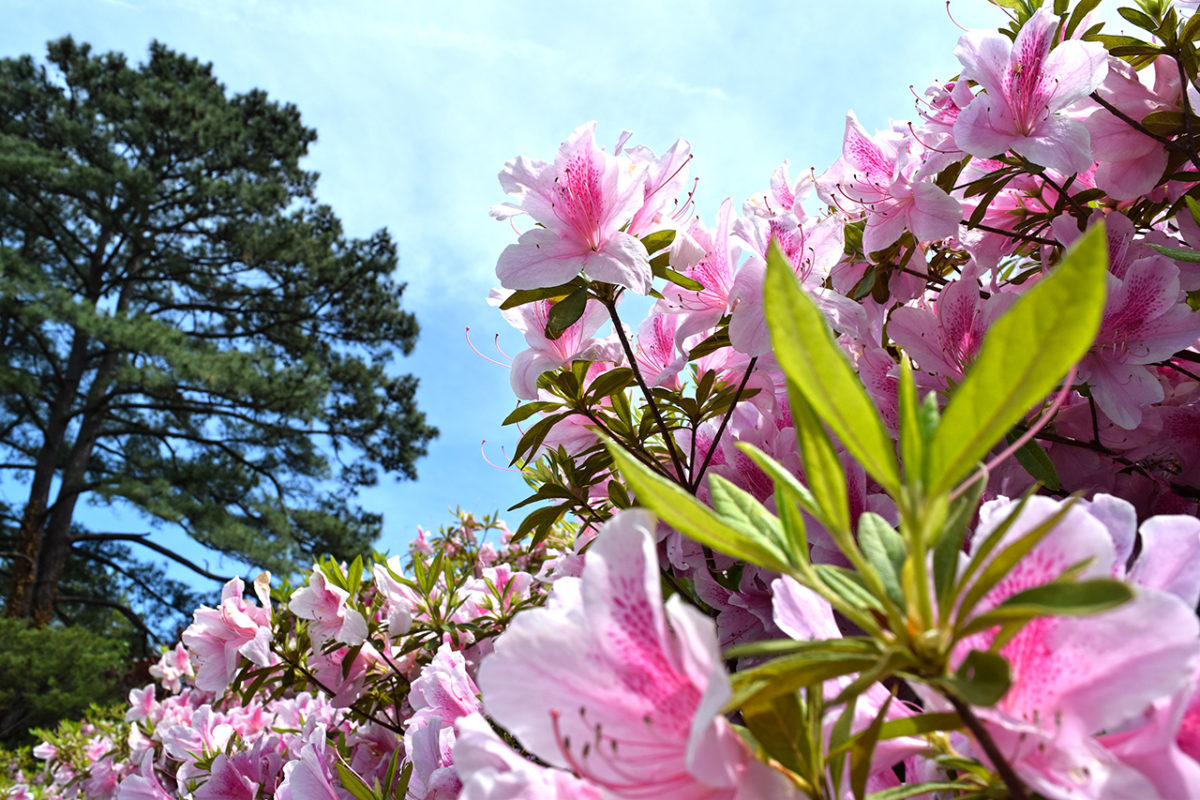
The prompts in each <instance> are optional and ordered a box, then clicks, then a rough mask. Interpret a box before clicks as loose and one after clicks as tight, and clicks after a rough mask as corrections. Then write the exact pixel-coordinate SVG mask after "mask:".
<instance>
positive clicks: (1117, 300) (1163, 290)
mask: <svg viewBox="0 0 1200 800" xmlns="http://www.w3.org/2000/svg"><path fill="white" fill-rule="evenodd" d="M1197 337H1200V313H1196V312H1194V311H1192V309H1191V308H1190V307H1189V306H1188V305H1187V302H1186V299H1185V297H1184V294H1183V292H1182V291H1181V290H1180V287H1179V269H1178V267H1176V266H1175V264H1174V263H1173V262H1172V261H1171V260H1170V259H1168V258H1166V257H1165V256H1160V255H1152V256H1149V257H1147V258H1142V259H1138V260H1137V261H1135V262H1133V263H1132V264H1130V265H1129V268H1128V270H1127V271H1126V272H1125V274H1124V275H1123V276H1119V277H1118V276H1117V275H1115V274H1112V273H1110V274H1109V277H1108V300H1107V302H1106V303H1105V307H1104V317H1103V318H1102V320H1101V322H1100V333H1099V334H1098V335H1097V336H1096V342H1095V344H1094V345H1093V346H1092V350H1091V351H1090V352H1089V353H1088V355H1087V356H1086V357H1085V358H1084V360H1083V361H1082V362H1080V365H1079V379H1080V380H1081V381H1086V382H1087V383H1088V385H1089V386H1090V387H1091V391H1092V397H1094V398H1095V400H1096V405H1097V406H1099V408H1100V410H1101V411H1103V412H1104V413H1105V414H1106V415H1107V416H1108V418H1109V419H1111V420H1112V421H1113V423H1115V424H1116V425H1118V426H1119V427H1121V428H1124V429H1126V430H1133V429H1134V428H1136V427H1138V425H1140V424H1141V421H1142V409H1143V408H1144V407H1145V406H1148V405H1150V404H1152V403H1158V402H1161V401H1162V400H1163V399H1164V396H1165V395H1164V391H1163V386H1162V383H1161V382H1160V381H1159V379H1158V377H1157V375H1156V373H1155V372H1154V371H1153V370H1152V369H1151V368H1150V367H1149V366H1147V365H1151V364H1154V363H1155V362H1158V361H1163V360H1166V359H1169V358H1171V357H1172V356H1174V355H1175V353H1176V352H1178V351H1179V350H1182V349H1184V348H1186V347H1188V346H1189V345H1191V344H1193V343H1194V342H1195V341H1196V339H1197Z"/></svg>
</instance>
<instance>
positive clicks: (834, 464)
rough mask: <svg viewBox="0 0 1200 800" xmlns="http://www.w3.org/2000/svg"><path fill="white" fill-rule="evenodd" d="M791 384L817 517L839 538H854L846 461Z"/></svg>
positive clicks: (799, 441) (798, 435)
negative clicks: (838, 454)
mask: <svg viewBox="0 0 1200 800" xmlns="http://www.w3.org/2000/svg"><path fill="white" fill-rule="evenodd" d="M787 385H788V398H789V399H790V401H791V406H792V419H793V421H794V422H795V431H796V444H797V446H798V447H799V448H800V456H801V458H802V459H803V461H804V476H805V477H806V478H807V479H808V484H809V489H810V490H811V491H812V497H813V499H814V500H816V504H817V510H818V512H819V513H817V514H815V515H814V516H816V517H817V519H819V520H821V522H822V523H823V524H824V525H825V527H826V528H828V529H829V531H830V532H831V533H832V534H833V535H834V537H835V538H842V539H844V538H846V537H848V536H849V535H850V499H849V496H850V495H849V491H848V490H847V489H846V473H845V471H844V470H843V469H842V462H841V461H839V460H838V456H837V452H836V451H835V450H834V449H833V442H832V441H831V440H830V438H829V435H828V434H827V433H825V428H824V426H822V425H821V421H820V420H819V419H817V416H816V414H814V413H813V409H812V406H811V405H809V403H808V401H807V400H806V399H805V397H804V395H803V394H802V393H801V392H800V390H799V388H798V387H797V386H796V384H795V383H794V382H793V381H791V380H788V382H787ZM839 544H840V541H839Z"/></svg>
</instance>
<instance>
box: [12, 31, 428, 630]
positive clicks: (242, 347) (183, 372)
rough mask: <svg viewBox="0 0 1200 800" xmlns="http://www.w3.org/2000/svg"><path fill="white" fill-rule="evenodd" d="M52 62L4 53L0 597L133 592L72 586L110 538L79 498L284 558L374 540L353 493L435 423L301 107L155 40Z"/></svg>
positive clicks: (392, 297) (236, 551) (276, 562)
mask: <svg viewBox="0 0 1200 800" xmlns="http://www.w3.org/2000/svg"><path fill="white" fill-rule="evenodd" d="M48 62H49V63H48V65H47V66H41V65H38V64H37V63H35V61H34V60H33V59H32V58H31V57H28V56H27V57H23V58H19V59H5V60H0V345H2V346H3V350H4V353H5V355H6V358H5V362H4V363H3V364H2V365H0V462H3V463H0V469H3V470H4V472H3V476H4V479H5V480H6V481H7V482H8V483H9V484H10V485H11V484H13V483H19V485H21V486H22V487H23V491H25V490H26V489H27V492H28V493H27V495H25V497H26V498H27V499H25V500H24V502H23V504H22V505H21V506H18V507H15V508H13V509H12V510H11V513H10V514H8V515H7V516H6V519H5V521H4V525H3V528H2V529H0V551H2V552H0V557H2V558H4V559H6V561H4V562H2V563H0V569H3V572H2V573H0V581H3V582H4V583H6V584H7V586H6V588H7V596H8V604H7V611H8V614H9V615H10V616H18V617H30V618H33V619H34V620H36V621H37V622H38V623H40V624H44V623H45V622H47V621H48V620H49V619H50V618H51V617H52V616H53V615H54V614H55V613H58V614H60V615H62V614H64V613H65V614H75V613H80V610H81V607H82V606H85V605H88V604H92V605H95V604H96V602H97V601H101V600H104V601H108V602H109V603H110V605H109V606H108V609H109V610H110V611H111V610H113V609H114V608H115V606H112V605H111V603H113V602H117V603H119V604H120V605H122V606H124V605H125V603H126V602H127V598H125V597H124V596H115V595H112V594H108V595H104V594H100V593H102V592H104V591H106V589H107V588H108V587H105V586H103V585H99V584H97V585H95V586H93V591H92V592H90V593H86V594H78V595H76V594H72V595H71V596H72V597H74V598H75V599H74V600H72V601H69V602H68V601H65V600H63V599H62V598H63V596H65V595H66V594H67V593H66V592H65V591H62V590H61V589H60V590H59V591H58V593H57V596H56V591H55V588H56V586H57V584H58V582H59V579H60V576H62V575H64V574H68V573H64V570H65V569H67V565H68V564H69V563H74V562H78V561H79V560H80V559H81V558H84V554H83V553H81V552H79V549H78V548H79V546H80V544H81V543H82V542H88V543H89V544H92V545H95V544H97V543H104V542H106V541H107V542H109V543H111V542H112V541H113V540H112V538H111V537H106V536H104V535H103V534H100V533H91V534H88V533H87V532H85V531H81V530H80V529H79V528H78V524H77V522H75V513H74V512H75V509H76V504H77V502H78V501H79V500H80V499H86V500H87V501H89V502H93V503H99V504H113V503H116V504H118V505H121V506H126V507H127V506H132V507H134V508H136V509H137V510H138V511H140V512H141V513H142V514H144V515H145V516H146V517H147V518H148V519H149V521H150V522H151V523H152V524H156V525H165V526H167V527H168V528H169V529H172V530H174V529H179V530H182V531H183V532H184V533H186V534H187V535H188V536H191V537H192V538H193V539H195V540H196V541H198V542H200V543H202V544H203V545H206V546H207V547H209V548H211V549H213V550H215V551H218V552H221V553H228V554H233V555H236V556H237V557H238V558H240V559H242V560H244V561H246V562H249V563H251V564H253V565H256V566H260V567H263V568H267V569H271V570H273V571H276V572H284V573H286V572H289V571H291V570H293V569H295V568H296V567H297V566H299V565H304V564H306V563H309V562H311V560H312V558H313V556H314V555H315V554H317V553H330V554H333V555H334V556H335V557H338V558H344V557H353V555H354V554H357V553H359V552H362V551H364V550H367V549H369V547H370V543H371V542H372V541H373V540H374V539H375V537H376V535H377V534H378V531H379V527H380V517H379V516H378V515H377V514H372V513H369V512H367V511H365V510H363V509H361V508H358V507H357V506H356V505H355V504H354V496H355V493H356V491H357V490H358V488H360V487H363V486H370V485H372V484H374V483H375V482H376V481H377V477H378V475H377V472H378V470H379V469H383V470H386V471H389V472H394V473H397V474H399V475H400V476H403V477H406V478H410V479H411V478H415V476H416V472H415V468H414V462H415V460H416V459H417V458H418V457H419V456H421V455H423V454H424V452H425V445H426V443H427V442H428V441H429V439H430V438H431V437H433V436H435V435H436V430H434V429H433V428H431V427H430V426H428V425H426V424H425V418H424V415H423V414H422V413H421V412H420V411H419V410H418V409H417V407H416V404H415V400H414V393H415V390H416V383H417V382H416V380H415V379H414V378H413V377H412V376H409V375H397V374H395V373H394V371H393V370H392V365H393V364H394V363H395V362H396V360H397V359H398V356H399V355H400V354H406V353H408V352H409V351H410V350H411V348H412V346H413V344H414V342H415V340H416V336H417V324H416V321H415V320H414V318H413V317H412V315H411V314H409V313H407V312H405V311H403V310H402V309H401V307H400V296H401V293H402V291H403V288H404V286H403V284H401V283H397V282H396V281H395V280H394V278H393V275H394V273H395V271H396V266H397V256H396V247H395V245H394V243H393V242H392V240H391V237H390V236H389V234H388V233H387V231H386V230H381V231H378V232H377V233H375V234H374V235H372V236H370V237H369V238H366V239H353V238H349V237H347V236H346V235H345V234H344V232H343V230H342V225H341V222H340V220H339V219H338V218H337V217H336V216H335V215H334V213H333V211H332V210H331V209H330V208H329V207H327V206H324V205H321V204H319V203H318V202H317V200H316V199H315V196H314V189H315V185H316V180H317V176H316V174H315V173H312V172H307V171H305V170H304V169H302V168H301V167H300V163H299V162H300V159H301V158H302V157H303V156H304V155H305V153H306V151H307V148H308V146H309V145H310V144H311V143H312V142H313V141H314V140H315V139H316V133H315V131H313V130H311V129H309V128H306V127H304V125H303V124H302V123H301V121H300V114H299V112H298V111H297V109H296V108H295V107H294V106H291V105H281V104H278V103H275V102H272V101H271V100H269V99H268V98H267V96H266V95H265V93H263V92H261V91H257V90H256V91H251V92H248V93H246V94H239V95H232V96H230V95H228V94H227V92H226V90H225V87H224V86H222V85H221V84H220V83H219V82H218V81H217V80H216V79H215V78H214V77H213V75H212V70H211V65H206V64H201V63H200V62H198V61H195V60H193V59H190V58H188V57H186V56H183V55H180V54H177V53H174V52H172V51H171V50H170V49H168V48H167V47H165V46H164V45H162V44H159V43H154V44H152V45H151V47H150V55H149V59H148V61H147V62H146V63H145V64H143V65H140V66H138V67H136V68H135V67H131V66H130V65H129V64H128V63H127V62H126V60H125V58H124V57H123V56H122V55H120V54H115V53H109V54H104V55H96V54H93V53H92V52H91V51H90V49H89V48H88V46H87V45H83V44H77V43H76V42H74V41H72V40H71V39H70V38H66V39H62V40H60V41H56V42H52V43H51V44H50V45H49V49H48ZM331 452H332V453H336V460H331V459H330V457H329V454H330V453H331ZM331 486H332V487H334V488H332V489H331V488H330V487H331ZM81 534H82V535H84V538H83V539H81V538H80V536H81ZM124 541H126V542H128V543H130V544H137V543H139V542H141V540H139V539H137V538H136V537H135V538H130V537H125V539H124ZM143 543H144V542H143ZM128 550H129V548H128V547H125V549H124V551H123V552H120V553H116V555H118V556H119V558H116V559H115V560H117V561H121V562H123V563H127V561H126V558H127V556H128V555H129V553H128ZM114 553H115V551H114ZM86 560H88V561H90V562H91V563H90V567H89V568H88V570H90V572H91V573H93V574H94V573H96V571H97V569H98V568H100V567H103V568H104V569H105V570H110V571H111V568H110V567H108V566H107V565H104V564H103V562H100V561H98V560H97V559H96V558H94V557H87V558H86ZM88 570H83V572H87V571H88ZM76 572H77V573H80V570H77V571H76ZM135 574H140V575H143V576H146V577H149V578H151V579H153V580H154V581H158V579H159V577H160V576H154V575H146V573H144V572H141V571H139V572H137V573H135ZM97 580H100V579H99V578H97ZM126 583H127V584H129V583H130V582H129V581H126ZM126 588H130V586H127V587H126ZM131 590H132V589H131ZM170 591H174V590H173V589H171V590H168V593H169V592H170ZM116 610H118V611H121V609H116ZM121 613H123V612H121Z"/></svg>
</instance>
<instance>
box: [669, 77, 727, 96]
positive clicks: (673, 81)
mask: <svg viewBox="0 0 1200 800" xmlns="http://www.w3.org/2000/svg"><path fill="white" fill-rule="evenodd" d="M658 85H659V86H661V87H662V88H664V89H669V90H671V91H672V92H678V93H679V94H682V95H684V96H695V95H702V96H704V97H711V98H713V99H714V100H728V99H729V95H727V94H725V92H724V91H723V90H721V89H720V88H718V87H716V86H693V85H692V84H690V83H685V82H684V81H681V80H679V79H678V78H676V77H675V76H674V75H665V76H663V77H662V78H660V79H659V80H658Z"/></svg>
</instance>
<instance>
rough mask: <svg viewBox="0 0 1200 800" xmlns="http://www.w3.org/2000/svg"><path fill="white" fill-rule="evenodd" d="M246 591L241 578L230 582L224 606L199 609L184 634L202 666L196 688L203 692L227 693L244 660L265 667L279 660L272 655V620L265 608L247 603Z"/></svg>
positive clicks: (223, 593)
mask: <svg viewBox="0 0 1200 800" xmlns="http://www.w3.org/2000/svg"><path fill="white" fill-rule="evenodd" d="M242 589H243V583H242V579H241V578H234V579H233V580H231V581H229V583H227V584H225V587H224V588H223V589H222V590H221V604H220V605H219V606H218V607H217V608H209V607H208V606H201V607H200V608H198V609H196V611H195V612H193V614H192V617H193V619H194V621H193V622H192V624H191V625H189V626H188V628H187V630H185V631H184V632H183V636H182V637H181V638H182V639H183V643H184V644H185V645H187V646H188V648H189V649H190V650H191V651H192V654H193V655H194V656H195V661H196V663H197V664H198V665H199V668H198V669H197V671H196V686H198V687H200V688H201V689H206V690H208V691H211V692H217V693H220V692H223V691H225V688H226V687H227V686H229V682H230V681H231V680H233V676H234V673H235V672H237V669H238V660H239V658H240V657H243V656H244V657H245V658H247V659H249V660H250V661H252V662H253V663H255V664H258V665H259V666H262V667H266V666H270V665H271V664H274V663H275V661H276V658H275V654H274V653H272V652H271V624H270V618H269V617H268V616H267V612H266V610H265V609H263V608H262V607H260V606H252V605H249V604H248V603H246V601H245V600H244V599H243V598H242Z"/></svg>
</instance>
